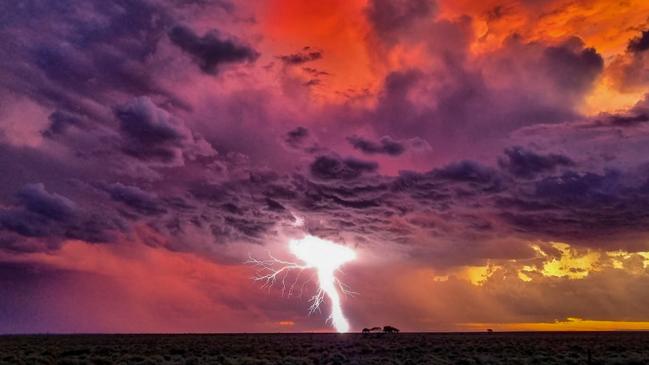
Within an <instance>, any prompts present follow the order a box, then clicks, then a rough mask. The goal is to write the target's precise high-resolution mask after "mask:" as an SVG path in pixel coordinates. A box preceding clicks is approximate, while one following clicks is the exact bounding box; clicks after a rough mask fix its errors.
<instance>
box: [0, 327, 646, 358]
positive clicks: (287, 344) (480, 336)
mask: <svg viewBox="0 0 649 365" xmlns="http://www.w3.org/2000/svg"><path fill="white" fill-rule="evenodd" d="M0 363H2V364H251V365H252V364H259V365H264V364H588V363H591V364H648V363H649V333H642V332H636V333H628V332H627V333H619V332H618V333H611V332H608V333H595V332H588V333H493V334H487V333H425V334H424V333H402V334H395V335H387V334H386V335H369V336H363V335H360V334H355V333H354V334H343V335H338V334H233V335H58V336H52V335H34V336H0Z"/></svg>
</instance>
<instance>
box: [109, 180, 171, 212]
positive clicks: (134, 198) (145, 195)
mask: <svg viewBox="0 0 649 365" xmlns="http://www.w3.org/2000/svg"><path fill="white" fill-rule="evenodd" d="M104 190H105V191H106V192H107V193H108V194H110V197H111V198H112V199H113V200H115V201H118V202H120V203H124V204H126V205H127V206H129V207H131V208H133V209H135V210H136V211H137V212H138V213H141V214H144V215H158V214H162V213H164V212H166V210H165V209H164V208H163V207H162V206H161V202H160V201H159V199H158V196H157V195H156V194H155V193H151V192H147V191H144V190H142V189H140V188H138V187H136V186H128V185H123V184H121V183H115V184H111V185H108V186H106V187H105V188H104Z"/></svg>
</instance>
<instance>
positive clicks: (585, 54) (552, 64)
mask: <svg viewBox="0 0 649 365" xmlns="http://www.w3.org/2000/svg"><path fill="white" fill-rule="evenodd" d="M543 66H544V67H545V68H546V69H544V70H543V71H544V72H546V73H547V75H548V79H549V80H552V81H553V82H554V83H555V85H556V87H557V89H559V90H570V91H572V92H573V93H577V94H578V95H581V94H583V93H584V92H586V91H588V90H589V89H590V88H591V87H592V85H593V82H594V81H595V79H596V78H597V77H598V76H599V75H600V74H601V73H602V71H603V70H604V59H603V58H602V56H601V55H600V54H598V53H597V51H596V50H595V49H594V48H583V42H582V41H581V39H572V40H570V41H567V42H565V43H564V44H562V45H560V46H552V47H548V48H546V49H545V50H544V52H543Z"/></svg>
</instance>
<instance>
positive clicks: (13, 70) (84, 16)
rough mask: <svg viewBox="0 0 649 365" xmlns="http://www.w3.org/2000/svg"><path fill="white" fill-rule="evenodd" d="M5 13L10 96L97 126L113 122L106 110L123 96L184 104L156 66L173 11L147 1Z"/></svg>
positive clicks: (3, 75) (5, 74) (0, 70)
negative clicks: (86, 119)
mask: <svg viewBox="0 0 649 365" xmlns="http://www.w3.org/2000/svg"><path fill="white" fill-rule="evenodd" d="M3 10H4V11H3V13H4V14H5V16H4V17H3V22H2V24H3V25H2V27H3V31H2V32H1V34H0V42H2V43H3V44H4V45H5V46H3V47H2V49H0V80H1V81H0V85H1V86H3V87H4V88H6V89H7V90H11V91H12V92H14V93H17V94H19V95H26V96H28V97H29V98H30V99H33V100H34V101H36V102H39V103H41V104H44V105H46V106H47V107H52V108H54V109H58V110H61V111H65V112H70V113H77V114H83V115H85V116H87V117H92V119H93V120H96V121H105V119H106V118H107V117H109V115H110V113H109V111H108V110H107V108H106V105H111V104H113V103H114V98H115V97H116V96H117V95H120V94H123V93H126V94H129V93H133V94H137V95H141V94H152V95H159V96H161V97H164V98H167V99H168V100H170V101H172V102H174V103H178V104H181V103H182V102H180V101H179V99H178V98H176V97H175V96H174V95H173V94H172V93H171V92H170V91H168V90H166V89H165V88H163V87H162V86H160V84H159V83H158V82H157V81H156V80H155V77H154V69H155V68H154V67H152V60H154V59H155V58H154V54H155V52H156V50H157V48H158V41H159V39H160V38H161V37H162V36H163V35H164V30H165V28H166V27H168V26H169V23H170V19H171V15H170V14H169V11H168V9H165V8H164V7H161V6H158V5H156V4H154V3H151V2H146V1H123V0H119V1H113V2H105V1H98V0H92V1H78V0H63V1H58V2H56V3H50V2H43V1H35V0H28V1H23V2H20V3H17V2H12V3H7V5H6V7H5V8H4V9H3ZM89 14H97V16H90V15H89Z"/></svg>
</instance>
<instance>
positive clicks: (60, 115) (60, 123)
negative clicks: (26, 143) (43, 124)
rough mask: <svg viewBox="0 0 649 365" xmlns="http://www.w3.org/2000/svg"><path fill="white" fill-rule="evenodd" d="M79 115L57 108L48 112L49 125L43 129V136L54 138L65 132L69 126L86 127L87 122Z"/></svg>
mask: <svg viewBox="0 0 649 365" xmlns="http://www.w3.org/2000/svg"><path fill="white" fill-rule="evenodd" d="M84 119H85V118H83V117H82V116H80V115H77V114H73V113H70V112H66V111H60V110H57V111H55V112H54V113H52V114H50V117H49V120H50V126H49V127H48V128H47V129H46V130H45V131H43V135H44V136H45V137H50V138H54V137H56V136H59V135H62V134H65V132H66V131H68V129H70V128H79V129H85V128H87V125H88V122H87V121H86V120H84Z"/></svg>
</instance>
